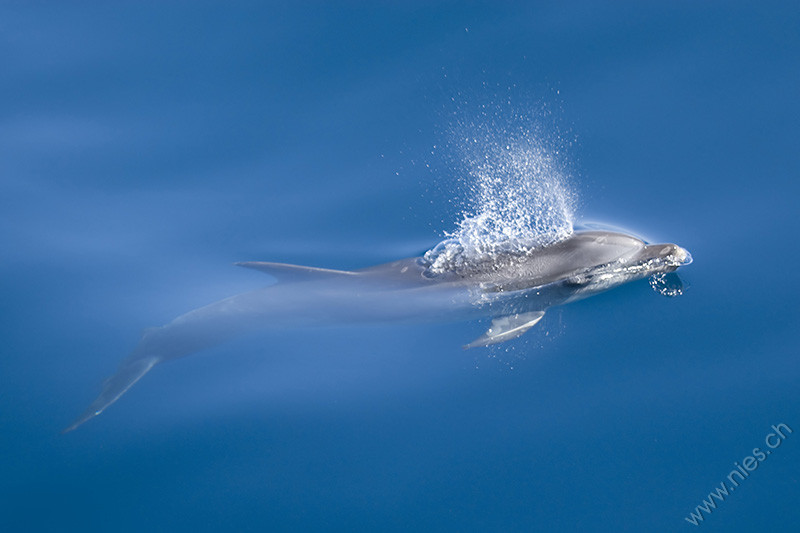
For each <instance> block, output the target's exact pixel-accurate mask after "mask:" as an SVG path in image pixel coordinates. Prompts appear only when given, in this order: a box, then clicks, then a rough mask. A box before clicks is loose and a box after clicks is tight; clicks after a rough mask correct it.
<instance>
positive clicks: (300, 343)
mask: <svg viewBox="0 0 800 533" xmlns="http://www.w3.org/2000/svg"><path fill="white" fill-rule="evenodd" d="M661 4H663V5H660V4H658V3H648V2H645V3H630V4H617V5H616V6H613V7H609V6H606V5H604V4H602V3H596V2H583V3H581V2H578V3H561V2H553V3H539V2H534V3H531V2H518V3H513V2H502V3H500V2H485V3H480V2H468V3H457V2H419V3H412V2H397V3H393V4H392V3H378V4H374V5H372V4H369V5H368V4H366V3H358V2H317V3H314V2H310V3H295V2H237V3H228V2H144V1H135V2H110V3H101V2H70V3H66V2H5V3H4V4H3V5H2V6H0V35H1V36H2V46H1V47H0V64H1V65H2V69H0V70H1V72H2V73H0V250H2V251H1V252H0V258H1V259H2V261H0V287H2V289H1V290H2V292H0V294H2V299H0V313H2V320H1V321H0V332H2V346H3V348H2V357H0V406H2V408H1V409H0V428H2V430H3V431H2V438H0V530H2V531H20V532H22V531H25V532H28V531H503V532H507V531H634V532H641V531H691V530H694V529H700V530H704V531H747V532H749V531H797V527H798V522H800V508H799V507H798V506H797V501H798V499H799V498H800V396H798V386H797V385H798V382H800V363H799V362H798V358H800V351H799V350H798V348H799V347H800V346H798V341H797V337H796V332H797V324H798V319H800V316H798V305H797V301H796V300H797V297H798V295H800V281H799V280H798V276H797V272H796V270H797V269H796V265H797V264H798V262H800V246H798V244H797V234H798V230H800V224H798V222H797V213H798V209H797V202H798V200H797V198H798V193H800V186H799V185H798V175H799V174H800V150H798V140H799V139H800V98H798V94H800V33H799V32H798V28H800V10H798V9H797V7H796V5H795V4H794V3H792V2H786V3H758V4H756V3H736V2H719V3H714V2H699V3H698V2H678V3H673V2H670V3H661ZM482 106H484V107H482ZM487 108H488V109H489V111H487ZM497 113H500V114H504V113H505V114H506V115H508V116H511V117H512V120H517V121H518V126H519V127H523V128H531V131H535V133H536V135H542V136H545V137H549V139H550V141H557V142H554V143H553V144H556V145H559V146H562V147H563V148H564V150H565V151H566V154H565V155H564V154H562V155H563V157H564V159H565V160H566V161H568V162H569V165H568V166H569V169H570V174H571V177H572V183H573V186H574V188H575V190H576V193H577V195H578V197H579V205H578V215H579V217H580V219H581V220H595V221H601V222H605V223H613V224H616V225H620V226H623V227H626V228H630V229H632V230H635V231H637V232H639V233H641V234H643V235H646V236H648V237H649V238H652V239H653V240H655V241H664V242H675V243H678V244H680V245H681V246H684V247H685V248H687V249H688V250H689V251H691V253H692V254H693V256H694V258H695V262H694V264H692V265H691V266H689V267H687V268H685V269H683V270H682V277H683V279H684V283H685V284H686V285H688V286H689V287H688V289H687V290H686V293H685V294H684V295H683V296H681V297H679V298H664V297H661V296H659V295H657V294H655V293H654V292H653V291H652V290H651V289H650V287H649V286H648V284H647V282H645V281H640V282H637V283H634V284H631V285H628V286H625V287H623V288H620V289H617V290H615V291H612V292H609V293H606V294H603V295H600V296H598V297H595V298H592V299H589V300H585V301H582V302H578V303H575V304H571V305H569V306H566V307H564V308H560V309H554V310H552V311H551V312H549V313H548V315H547V316H546V317H545V319H544V320H543V321H542V323H540V324H539V325H538V326H537V328H536V330H535V331H531V332H530V333H528V334H527V335H526V336H525V337H522V338H520V339H518V340H515V341H512V342H510V343H509V344H507V345H502V346H500V347H498V348H494V349H475V350H470V351H464V350H462V348H461V346H462V345H463V344H464V343H466V342H469V341H470V340H472V339H474V338H475V337H477V336H478V335H480V334H481V333H482V332H483V331H484V329H485V328H486V326H487V324H486V323H485V322H481V323H444V324H423V325H405V324H403V325H401V324H397V325H393V324H384V325H378V326H366V327H363V326H358V325H352V326H347V327H341V328H328V329H320V330H314V329H307V330H301V331H288V330H286V331H277V332H271V333H264V334H259V335H254V336H249V337H243V338H241V339H238V340H235V341H233V342H230V343H227V344H224V345H221V346H218V347H215V348H213V349H210V350H207V351H205V352H203V353H201V354H198V355H195V356H192V357H189V358H186V359H183V360H179V361H175V362H170V363H168V364H164V365H162V366H159V367H158V368H156V369H155V370H154V371H153V372H152V373H151V374H149V375H148V376H147V377H146V378H144V379H143V380H142V381H141V383H139V384H137V385H136V386H135V387H134V388H133V389H131V391H130V392H129V393H128V394H127V395H126V396H124V397H123V398H122V399H121V400H120V401H119V402H118V403H117V404H115V405H114V406H112V407H111V408H109V410H108V411H107V412H105V413H104V414H103V415H102V416H100V417H99V418H97V419H96V420H92V421H91V422H90V423H88V424H86V425H85V426H84V427H81V428H80V429H79V430H77V431H75V432H73V433H70V434H67V435H60V431H61V430H62V429H63V428H64V427H65V426H67V425H68V424H69V423H70V422H71V421H72V419H73V418H74V417H75V416H77V415H78V414H79V413H80V412H81V411H82V410H83V409H84V408H85V407H86V406H87V405H88V404H89V402H91V400H92V399H93V398H94V397H95V395H96V394H97V392H98V391H99V390H100V387H101V384H102V380H103V378H104V377H106V376H108V375H110V374H111V373H113V372H114V370H115V369H116V367H117V364H118V363H119V361H120V360H121V359H122V358H123V357H124V356H125V354H126V353H127V352H129V351H130V350H131V349H132V348H133V347H134V346H135V344H136V342H137V340H138V338H139V335H140V332H141V330H142V329H143V328H145V327H148V326H154V325H160V324H164V323H166V322H168V321H169V320H171V319H172V318H174V317H175V316H177V315H179V314H181V313H184V312H186V311H188V310H190V309H193V308H196V307H198V306H201V305H205V304H207V303H210V302H213V301H215V300H218V299H220V298H223V297H226V296H229V295H232V294H235V293H237V292H242V291H246V290H251V289H255V288H258V287H260V286H263V285H264V284H266V283H268V282H269V279H268V278H267V277H266V276H265V275H264V274H262V273H259V272H255V271H248V270H245V269H240V268H237V267H235V266H233V265H232V264H233V263H234V262H236V261H245V260H268V261H282V262H290V263H299V264H309V265H316V266H325V267H331V268H345V269H346V268H358V267H364V266H368V265H371V264H377V263H381V262H385V261H390V260H393V259H396V258H400V257H408V256H413V255H417V254H420V253H423V252H424V251H425V250H427V249H429V248H430V247H432V246H433V245H435V244H436V243H437V242H438V241H439V240H440V239H441V237H442V235H443V232H445V231H448V230H452V229H453V228H454V227H455V224H456V223H457V222H458V220H459V219H460V209H461V208H462V207H463V205H464V202H465V199H467V200H468V198H466V197H467V196H468V193H467V191H466V190H465V188H464V176H463V175H462V174H461V170H460V167H459V165H458V158H459V157H461V155H463V154H461V155H459V151H458V150H456V149H454V146H455V145H456V144H458V142H456V141H455V140H454V139H453V138H452V134H453V131H454V128H453V125H454V124H456V123H460V124H462V125H463V124H464V123H466V124H468V125H469V124H480V123H481V122H483V121H492V120H494V119H495V118H496V117H497ZM508 116H507V117H506V118H508ZM513 117H517V118H513ZM459 142H460V141H459ZM781 423H782V424H786V425H787V426H789V427H790V428H792V429H793V430H794V433H793V434H787V436H786V438H785V440H784V441H783V442H782V443H781V446H780V447H779V448H776V449H774V450H773V451H772V453H771V454H770V455H769V456H768V459H767V460H765V461H763V462H762V463H761V464H760V465H759V466H758V469H757V470H755V471H752V472H750V475H749V477H747V478H746V479H745V480H744V481H742V482H741V485H740V487H738V488H737V490H735V491H734V492H732V493H731V494H730V495H729V496H728V497H727V498H726V499H724V501H722V502H718V503H717V507H716V509H712V512H710V513H708V514H704V515H703V516H704V520H703V521H702V522H700V523H699V525H697V526H695V525H692V524H691V523H689V522H688V521H687V520H685V518H686V517H689V516H690V512H694V511H695V508H696V506H697V505H698V504H700V503H701V502H702V500H703V499H704V498H707V497H708V494H709V492H710V491H712V490H713V489H715V488H716V487H717V486H718V485H719V483H720V482H724V481H725V480H726V476H727V475H728V473H729V472H730V471H731V470H733V469H735V468H736V464H742V463H743V460H744V458H745V457H747V456H749V455H751V454H752V453H753V448H755V447H760V448H761V449H764V444H763V443H764V439H765V437H766V436H767V435H768V434H769V433H770V432H771V431H772V430H771V429H770V428H771V426H772V425H777V424H781Z"/></svg>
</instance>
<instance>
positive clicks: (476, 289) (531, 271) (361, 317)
mask: <svg viewBox="0 0 800 533" xmlns="http://www.w3.org/2000/svg"><path fill="white" fill-rule="evenodd" d="M689 262H691V255H690V254H689V252H687V251H686V250H684V249H683V248H681V247H680V246H677V245H675V244H647V243H646V242H645V241H643V240H641V239H639V238H637V237H634V236H631V235H627V234H624V233H620V232H612V231H598V230H595V231H576V232H574V233H573V234H572V235H570V236H569V237H567V238H565V239H563V240H561V241H559V242H556V243H555V244H552V245H549V246H545V247H542V248H534V249H531V250H525V251H514V252H507V253H497V254H494V255H492V256H490V257H489V258H488V259H487V258H486V257H484V258H483V260H481V261H474V262H472V263H470V262H464V261H453V262H452V263H451V264H448V263H447V262H444V263H442V262H439V263H437V265H436V268H433V265H432V264H431V261H430V260H429V257H428V254H426V256H423V257H415V258H408V259H401V260H399V261H394V262H391V263H386V264H382V265H378V266H374V267H370V268H365V269H362V270H356V271H343V270H331V269H326V268H314V267H307V266H298V265H288V264H281V263H265V262H247V263H237V264H238V265H240V266H243V267H247V268H252V269H256V270H260V271H263V272H265V273H267V274H270V275H272V276H274V277H275V278H277V280H278V282H277V283H276V284H274V285H270V286H267V287H264V288H261V289H258V290H254V291H251V292H246V293H242V294H239V295H236V296H232V297H230V298H226V299H224V300H220V301H218V302H215V303H212V304H210V305H207V306H205V307H200V308H198V309H195V310H193V311H189V312H188V313H186V314H184V315H181V316H179V317H178V318H176V319H175V320H173V321H172V322H170V323H169V324H166V325H164V326H161V327H155V328H149V329H147V330H145V332H144V333H143V335H142V338H141V340H140V342H139V344H138V346H136V348H135V349H134V350H133V352H132V353H131V354H130V355H129V356H128V357H127V358H126V359H124V360H123V361H122V363H121V365H120V367H119V370H118V371H117V373H116V374H114V375H113V376H111V377H110V378H108V379H107V380H106V382H105V384H104V386H103V390H102V392H101V393H100V395H99V396H98V397H97V399H95V400H94V402H92V404H91V405H89V407H88V408H87V409H86V411H84V412H83V414H81V415H80V416H79V417H78V418H77V419H76V420H75V422H73V424H72V425H70V426H69V427H68V428H66V429H65V430H64V432H68V431H72V430H74V429H75V428H77V427H78V426H80V425H81V424H83V423H84V422H86V421H87V420H89V419H91V418H93V417H95V416H97V415H99V414H100V413H102V412H103V411H104V410H105V409H106V408H107V407H108V406H109V405H111V404H112V403H114V402H115V401H117V400H118V399H119V398H120V396H122V395H123V394H124V393H125V392H127V391H128V389H130V388H131V387H132V386H133V385H134V384H135V383H136V382H137V381H139V379H141V378H142V376H144V375H145V374H146V373H147V372H148V371H150V369H152V368H153V367H154V366H155V365H156V364H158V363H160V362H162V361H166V360H170V359H176V358H179V357H183V356H185V355H189V354H192V353H194V352H197V351H199V350H202V349H204V348H208V347H211V346H214V345H216V344H219V343H221V342H223V341H225V340H227V339H230V338H231V337H234V336H236V335H240V334H243V333H246V332H248V331H252V330H256V329H264V328H290V327H292V326H300V325H302V326H309V325H323V324H343V323H357V322H365V323H366V322H396V321H458V320H470V319H474V318H480V317H487V316H488V317H491V318H492V322H491V326H490V327H489V329H488V330H487V331H486V332H485V333H484V334H483V335H481V336H480V337H478V338H477V339H475V340H474V341H472V342H470V343H469V344H467V345H466V346H465V348H473V347H477V346H489V345H492V344H496V343H500V342H504V341H507V340H510V339H514V338H516V337H519V336H520V335H522V334H523V333H525V332H526V331H528V330H529V329H530V328H531V327H533V326H534V325H535V324H536V323H537V322H539V321H540V320H541V319H542V317H543V316H544V314H545V312H546V311H547V309H548V308H550V307H553V306H556V305H561V304H565V303H568V302H572V301H575V300H579V299H582V298H586V297H588V296H591V295H593V294H597V293H599V292H602V291H606V290H608V289H611V288H614V287H617V286H619V285H622V284H623V283H627V282H629V281H633V280H637V279H642V278H645V277H648V276H651V275H660V274H664V273H669V272H673V271H675V270H676V269H677V268H678V267H679V266H681V265H686V264H688V263H689Z"/></svg>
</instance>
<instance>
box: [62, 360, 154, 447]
mask: <svg viewBox="0 0 800 533" xmlns="http://www.w3.org/2000/svg"><path fill="white" fill-rule="evenodd" d="M159 361H161V358H159V357H155V356H147V357H136V358H128V359H125V360H124V361H123V362H122V364H121V365H120V368H119V370H117V373H116V374H114V375H113V376H111V377H109V378H108V379H106V381H105V383H104V384H103V392H101V393H100V395H99V396H98V397H97V398H96V399H95V401H93V402H92V403H91V405H89V407H87V408H86V410H85V411H84V412H83V413H82V414H81V416H79V417H78V418H77V419H75V421H74V422H73V423H72V424H71V425H70V426H69V427H67V428H66V429H64V431H62V433H69V432H70V431H72V430H74V429H75V428H77V427H78V426H80V425H81V424H83V423H84V422H86V421H87V420H90V419H92V418H94V417H96V416H97V415H99V414H100V413H102V412H103V411H104V410H105V408H106V407H108V406H109V405H111V404H112V403H114V402H116V401H117V400H118V399H119V397H120V396H122V395H123V394H125V393H126V392H127V391H128V389H130V388H131V387H132V386H133V384H134V383H136V382H137V381H139V380H140V379H141V378H142V376H144V375H145V374H147V372H149V371H150V369H151V368H153V367H154V366H155V365H156V364H157V363H158V362H159Z"/></svg>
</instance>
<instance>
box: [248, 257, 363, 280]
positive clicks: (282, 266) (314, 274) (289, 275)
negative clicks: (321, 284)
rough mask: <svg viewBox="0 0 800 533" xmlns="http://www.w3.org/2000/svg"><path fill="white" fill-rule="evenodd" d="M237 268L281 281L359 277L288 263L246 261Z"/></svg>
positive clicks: (349, 273)
mask: <svg viewBox="0 0 800 533" xmlns="http://www.w3.org/2000/svg"><path fill="white" fill-rule="evenodd" d="M234 264H235V265H236V266H241V267H245V268H252V269H253V270H260V271H261V272H266V273H267V274H269V275H270V276H275V277H276V278H278V280H280V281H312V280H315V279H326V278H328V279H330V278H332V277H339V276H347V277H350V276H358V275H359V273H358V272H350V271H348V270H333V269H331V268H316V267H308V266H302V265H289V264H286V263H267V262H264V261H245V262H243V263H234Z"/></svg>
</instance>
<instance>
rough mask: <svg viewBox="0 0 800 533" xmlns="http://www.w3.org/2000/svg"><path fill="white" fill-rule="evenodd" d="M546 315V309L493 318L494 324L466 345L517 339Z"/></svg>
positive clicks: (471, 346) (489, 343) (475, 345)
mask: <svg viewBox="0 0 800 533" xmlns="http://www.w3.org/2000/svg"><path fill="white" fill-rule="evenodd" d="M543 316H544V311H532V312H530V313H519V314H514V315H508V316H501V317H498V318H495V319H494V320H492V326H491V327H490V328H489V329H488V330H487V331H486V333H484V334H483V335H481V336H480V337H478V338H477V339H475V340H474V341H472V342H471V343H469V344H467V345H466V346H464V348H475V347H477V346H490V345H492V344H497V343H500V342H505V341H508V340H511V339H516V338H517V337H519V336H520V335H522V334H523V333H525V332H526V331H528V330H529V329H531V328H532V327H533V326H535V325H536V323H537V322H539V321H540V320H541V319H542V317H543Z"/></svg>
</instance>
